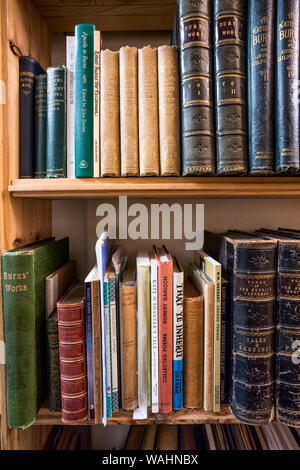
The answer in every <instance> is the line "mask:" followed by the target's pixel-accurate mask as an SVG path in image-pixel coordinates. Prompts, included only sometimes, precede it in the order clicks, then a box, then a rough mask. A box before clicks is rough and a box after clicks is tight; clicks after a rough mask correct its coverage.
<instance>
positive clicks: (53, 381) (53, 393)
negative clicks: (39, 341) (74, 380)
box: [46, 310, 61, 411]
mask: <svg viewBox="0 0 300 470" xmlns="http://www.w3.org/2000/svg"><path fill="white" fill-rule="evenodd" d="M46 328H47V376H48V382H47V390H48V399H49V410H50V411H61V389H60V372H59V348H58V324H57V311H56V310H55V312H53V314H52V315H51V316H50V317H49V318H48V319H47V322H46Z"/></svg>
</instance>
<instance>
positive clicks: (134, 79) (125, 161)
mask: <svg viewBox="0 0 300 470" xmlns="http://www.w3.org/2000/svg"><path fill="white" fill-rule="evenodd" d="M120 123H121V129H120V131H121V176H138V174H139V130H138V51H137V48H136V47H128V46H126V47H121V49H120Z"/></svg>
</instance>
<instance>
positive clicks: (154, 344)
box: [150, 246, 159, 413]
mask: <svg viewBox="0 0 300 470" xmlns="http://www.w3.org/2000/svg"><path fill="white" fill-rule="evenodd" d="M158 264H159V261H158V257H157V250H156V247H155V246H154V247H153V249H152V251H151V255H150V284H151V287H150V288H151V296H150V298H151V405H152V413H158V412H159V378H158Z"/></svg>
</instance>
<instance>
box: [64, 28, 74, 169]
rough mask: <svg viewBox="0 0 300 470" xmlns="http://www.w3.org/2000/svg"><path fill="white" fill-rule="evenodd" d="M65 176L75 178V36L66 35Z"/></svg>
mask: <svg viewBox="0 0 300 470" xmlns="http://www.w3.org/2000/svg"><path fill="white" fill-rule="evenodd" d="M66 52H67V177H68V178H75V141H74V139H75V133H74V122H75V89H74V78H75V77H74V74H75V36H67V45H66Z"/></svg>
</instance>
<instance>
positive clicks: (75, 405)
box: [57, 282, 88, 424]
mask: <svg viewBox="0 0 300 470" xmlns="http://www.w3.org/2000/svg"><path fill="white" fill-rule="evenodd" d="M84 299H85V293H84V285H83V284H81V283H80V282H79V283H78V284H76V285H75V286H74V287H73V288H71V289H70V290H69V291H68V292H67V294H66V295H65V296H64V297H63V298H62V299H61V300H60V301H59V302H58V304H57V319H58V338H59V358H60V379H61V400H62V420H63V422H64V423H66V424H76V423H80V422H81V421H84V420H86V419H87V418H88V396H87V370H86V336H85V309H84Z"/></svg>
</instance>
